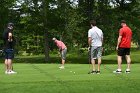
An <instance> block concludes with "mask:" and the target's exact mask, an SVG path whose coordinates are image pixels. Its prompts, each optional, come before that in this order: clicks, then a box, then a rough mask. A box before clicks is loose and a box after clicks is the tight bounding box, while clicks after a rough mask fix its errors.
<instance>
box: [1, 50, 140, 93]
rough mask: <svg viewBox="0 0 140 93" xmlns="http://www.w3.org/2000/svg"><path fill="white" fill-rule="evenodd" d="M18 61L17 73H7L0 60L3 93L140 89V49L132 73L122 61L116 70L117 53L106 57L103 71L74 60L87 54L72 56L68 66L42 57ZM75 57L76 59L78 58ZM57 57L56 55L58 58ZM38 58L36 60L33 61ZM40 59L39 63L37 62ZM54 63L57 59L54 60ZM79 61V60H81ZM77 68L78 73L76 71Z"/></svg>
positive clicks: (114, 92)
mask: <svg viewBox="0 0 140 93" xmlns="http://www.w3.org/2000/svg"><path fill="white" fill-rule="evenodd" d="M36 58H37V57H34V58H31V59H30V58H29V60H28V58H27V59H26V58H25V59H26V61H25V60H23V59H22V60H21V59H19V58H18V60H17V59H16V61H25V62H21V63H20V62H18V63H14V69H15V70H16V71H17V72H18V73H17V74H14V75H5V74H4V64H2V63H1V64H0V93H139V91H140V87H139V86H140V82H139V81H140V74H139V71H140V67H139V60H140V58H139V52H137V51H135V52H133V53H132V60H133V61H132V67H131V73H130V74H125V73H124V71H125V69H126V64H125V62H124V64H122V68H123V69H122V70H123V73H122V74H113V73H112V71H113V70H115V69H116V68H117V63H116V55H108V56H104V57H103V63H102V65H101V74H100V75H97V74H95V75H90V74H87V73H88V71H89V70H90V66H89V65H88V64H71V63H72V62H71V61H74V62H75V60H76V61H83V63H84V61H85V60H86V59H85V58H83V59H81V60H80V58H79V59H75V58H73V59H72V58H69V60H68V61H69V62H68V63H67V64H66V69H64V70H60V69H58V66H59V64H50V63H49V64H46V63H43V62H42V63H41V62H39V59H40V58H37V59H36ZM74 59H75V60H74ZM55 60H57V59H54V60H53V61H55ZM31 61H36V62H31ZM37 62H38V64H37ZM51 63H53V62H51ZM77 63H78V62H77ZM74 72H75V73H74Z"/></svg>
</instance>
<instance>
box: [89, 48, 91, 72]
mask: <svg viewBox="0 0 140 93" xmlns="http://www.w3.org/2000/svg"><path fill="white" fill-rule="evenodd" d="M88 62H89V70H90V65H91V47H90V48H89V49H88ZM88 74H90V71H89V72H88Z"/></svg>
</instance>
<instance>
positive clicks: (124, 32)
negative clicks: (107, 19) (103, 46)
mask: <svg viewBox="0 0 140 93" xmlns="http://www.w3.org/2000/svg"><path fill="white" fill-rule="evenodd" d="M119 35H120V36H122V39H121V43H120V45H119V47H121V48H130V47H131V39H132V31H131V29H130V28H129V27H128V26H123V27H122V28H121V29H120V30H119Z"/></svg>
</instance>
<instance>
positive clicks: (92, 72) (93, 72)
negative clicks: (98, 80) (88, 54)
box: [88, 71, 96, 74]
mask: <svg viewBox="0 0 140 93" xmlns="http://www.w3.org/2000/svg"><path fill="white" fill-rule="evenodd" d="M88 74H96V71H91V72H88Z"/></svg>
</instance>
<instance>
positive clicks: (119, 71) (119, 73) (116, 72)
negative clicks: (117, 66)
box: [113, 70, 122, 74]
mask: <svg viewBox="0 0 140 93" xmlns="http://www.w3.org/2000/svg"><path fill="white" fill-rule="evenodd" d="M113 73H118V74H120V73H122V71H118V70H116V71H113Z"/></svg>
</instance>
